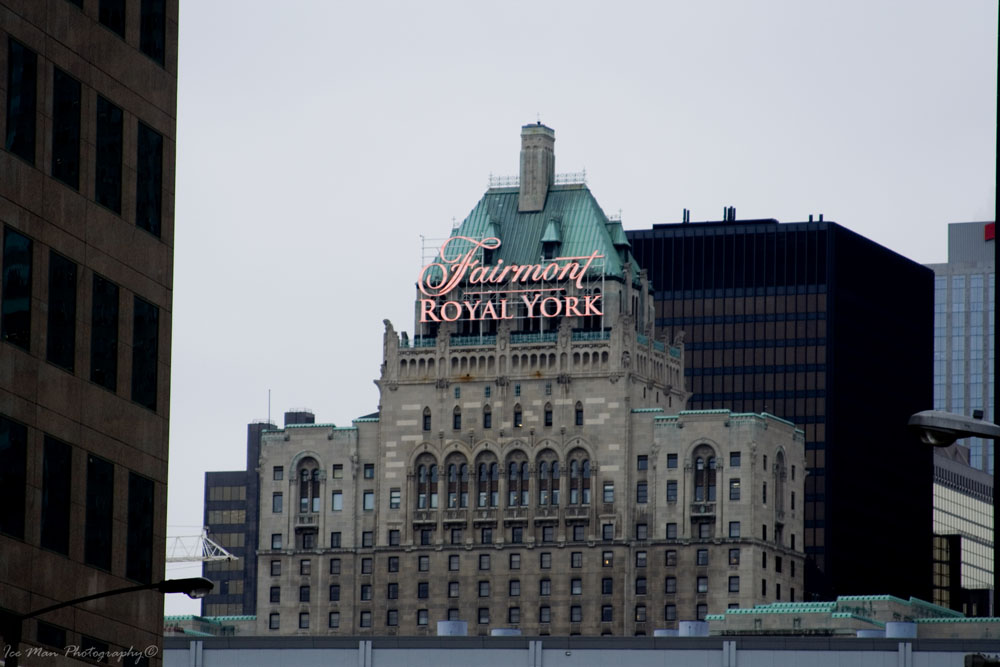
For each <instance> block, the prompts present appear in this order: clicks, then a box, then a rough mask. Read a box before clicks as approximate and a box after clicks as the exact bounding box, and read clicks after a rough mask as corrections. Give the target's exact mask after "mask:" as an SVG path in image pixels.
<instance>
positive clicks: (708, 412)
mask: <svg viewBox="0 0 1000 667" xmlns="http://www.w3.org/2000/svg"><path fill="white" fill-rule="evenodd" d="M677 414H679V415H729V414H732V411H730V410H726V409H725V408H716V409H713V410H681V411H680V412H678V413H677Z"/></svg>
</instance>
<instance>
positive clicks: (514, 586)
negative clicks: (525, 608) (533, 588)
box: [507, 579, 521, 598]
mask: <svg viewBox="0 0 1000 667" xmlns="http://www.w3.org/2000/svg"><path fill="white" fill-rule="evenodd" d="M507 595H508V597H512V598H514V597H518V596H519V595H521V580H520V579H511V580H510V582H509V583H508V584H507Z"/></svg>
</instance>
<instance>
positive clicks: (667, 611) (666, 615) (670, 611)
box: [663, 604, 677, 621]
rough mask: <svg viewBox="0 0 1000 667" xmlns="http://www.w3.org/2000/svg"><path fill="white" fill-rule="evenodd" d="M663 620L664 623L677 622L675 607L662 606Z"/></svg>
mask: <svg viewBox="0 0 1000 667" xmlns="http://www.w3.org/2000/svg"><path fill="white" fill-rule="evenodd" d="M663 620H665V621H676V620H677V605H673V604H668V605H664V606H663Z"/></svg>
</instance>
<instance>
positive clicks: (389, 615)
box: [385, 609, 399, 628]
mask: <svg viewBox="0 0 1000 667" xmlns="http://www.w3.org/2000/svg"><path fill="white" fill-rule="evenodd" d="M385 624H386V625H387V626H389V627H390V628H394V627H396V626H397V625H399V610H398V609H390V610H388V611H386V612H385Z"/></svg>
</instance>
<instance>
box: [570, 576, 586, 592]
mask: <svg viewBox="0 0 1000 667" xmlns="http://www.w3.org/2000/svg"><path fill="white" fill-rule="evenodd" d="M569 592H570V595H583V579H570V582H569Z"/></svg>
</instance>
